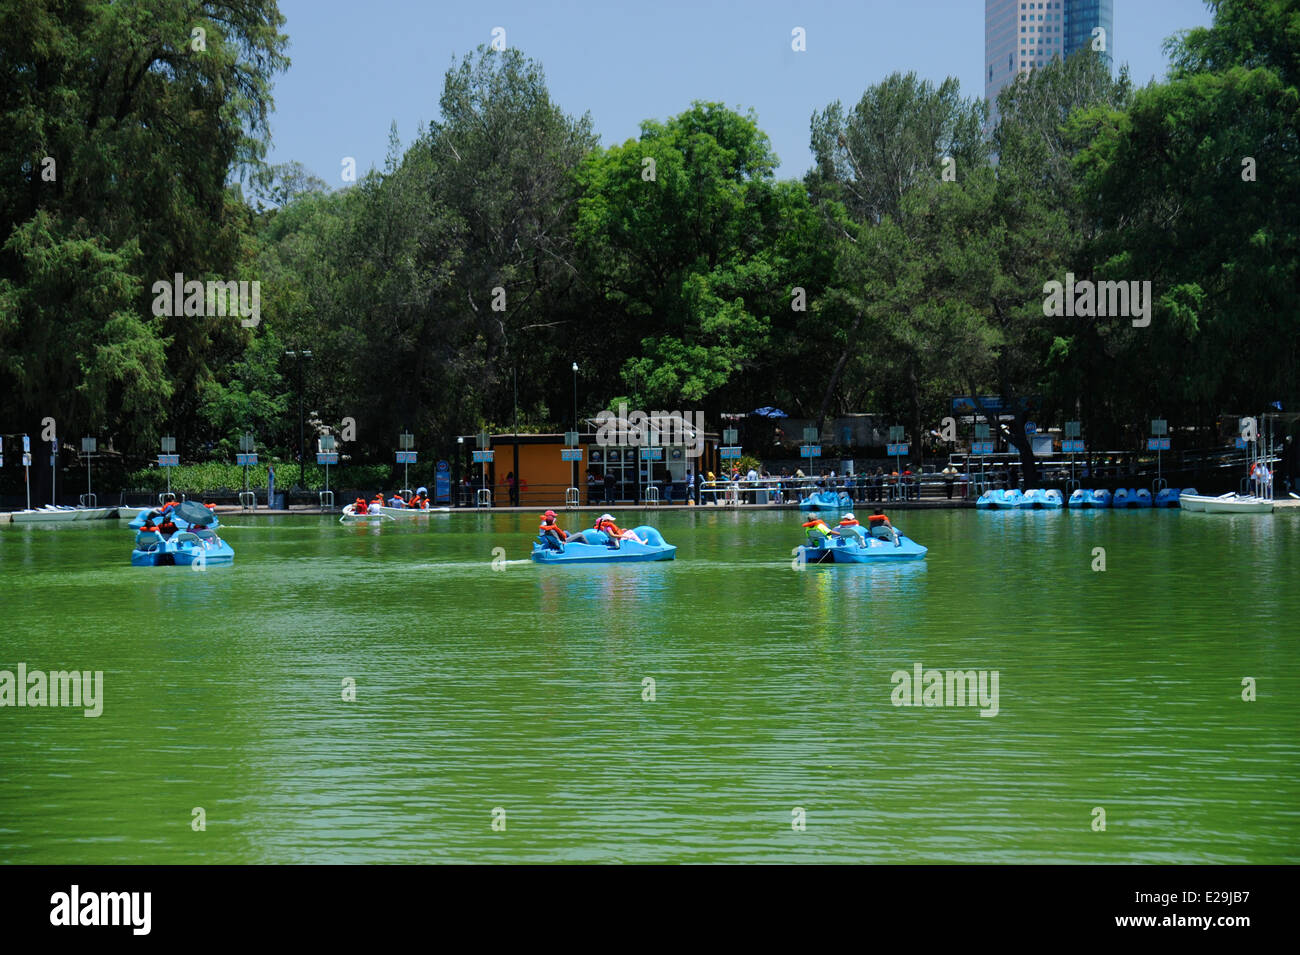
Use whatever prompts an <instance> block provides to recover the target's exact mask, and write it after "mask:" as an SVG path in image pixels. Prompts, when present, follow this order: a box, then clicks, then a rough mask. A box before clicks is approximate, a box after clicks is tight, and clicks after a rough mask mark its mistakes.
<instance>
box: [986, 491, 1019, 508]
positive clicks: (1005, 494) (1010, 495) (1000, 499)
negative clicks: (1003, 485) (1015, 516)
mask: <svg viewBox="0 0 1300 955" xmlns="http://www.w3.org/2000/svg"><path fill="white" fill-rule="evenodd" d="M1024 497H1025V496H1024V495H1023V494H1021V493H1020V491H1018V490H1014V491H1004V490H996V491H985V492H984V493H983V494H981V495H980V496H979V500H978V501H976V502H975V506H976V507H978V508H980V509H981V510H1000V511H1009V510H1011V509H1012V508H1016V507H1019V506H1020V502H1021V501H1023V500H1024Z"/></svg>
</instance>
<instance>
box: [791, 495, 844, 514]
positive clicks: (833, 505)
mask: <svg viewBox="0 0 1300 955" xmlns="http://www.w3.org/2000/svg"><path fill="white" fill-rule="evenodd" d="M799 510H801V511H851V510H853V501H852V500H851V499H850V498H849V496H848V495H847V494H845V493H844V492H843V491H841V492H840V493H838V494H836V493H834V492H833V491H818V492H817V493H816V494H810V495H808V496H807V497H806V498H804V499H803V500H802V501H800V502H799Z"/></svg>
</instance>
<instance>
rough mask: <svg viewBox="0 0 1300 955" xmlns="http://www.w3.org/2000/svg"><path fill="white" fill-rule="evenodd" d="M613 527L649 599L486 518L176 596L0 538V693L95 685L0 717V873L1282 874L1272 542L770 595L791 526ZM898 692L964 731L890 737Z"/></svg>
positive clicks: (300, 545)
mask: <svg viewBox="0 0 1300 955" xmlns="http://www.w3.org/2000/svg"><path fill="white" fill-rule="evenodd" d="M648 517H649V518H652V520H648V522H652V523H655V524H656V525H657V526H658V527H660V528H661V530H662V531H663V533H664V535H665V537H666V538H667V539H668V540H669V542H670V543H675V544H677V546H678V552H677V560H676V561H673V562H671V563H657V564H634V565H628V566H612V565H601V566H589V567H542V566H537V565H534V564H532V563H531V562H530V561H528V560H527V557H528V550H529V538H530V537H531V535H532V534H533V533H534V531H535V529H536V526H537V520H536V518H535V517H534V516H533V515H523V514H519V515H514V514H501V513H498V514H482V515H478V514H463V515H462V514H456V515H451V516H432V517H430V518H429V519H428V520H427V521H422V522H420V523H419V524H410V525H408V524H405V523H385V524H384V525H383V526H381V527H361V526H343V525H341V524H339V523H338V521H337V519H336V518H331V517H306V516H302V517H280V518H254V517H248V516H240V515H229V516H228V517H226V518H224V520H225V524H224V525H223V530H222V532H221V533H222V536H223V537H224V538H225V539H226V540H228V541H229V542H230V543H231V544H232V546H233V547H234V548H235V552H236V559H235V564H234V566H232V567H225V568H219V567H211V568H208V569H207V570H205V571H203V572H195V571H192V570H189V569H185V568H150V569H143V568H133V567H131V566H129V560H128V557H129V551H130V542H131V539H132V537H131V532H129V531H128V530H126V529H125V525H124V524H121V525H119V524H117V523H116V522H98V523H96V524H86V525H81V526H72V525H69V526H51V525H46V526H39V525H37V526H32V525H26V526H24V525H4V526H3V527H0V579H2V580H3V583H4V586H3V588H0V670H5V669H7V670H11V671H12V670H14V669H15V668H16V666H17V664H19V663H20V662H22V663H25V664H26V666H27V668H28V669H29V670H36V669H40V670H46V671H51V670H65V669H74V668H75V669H78V670H99V671H102V672H103V674H104V678H103V679H104V683H103V697H104V699H103V713H102V715H101V716H99V717H98V718H86V717H85V716H83V715H82V711H81V710H80V709H65V708H52V707H46V708H29V707H24V708H16V707H0V862H9V863H240V862H427V861H501V862H505V861H522V862H542V861H570V862H587V861H598V862H606V861H664V862H742V861H745V862H756V861H761V862H787V861H844V862H849V861H860V862H963V863H975V862H1153V863H1154V862H1211V863H1213V862H1224V863H1227V862H1243V863H1263V862H1291V863H1294V862H1300V847H1298V843H1300V839H1298V838H1297V836H1298V834H1300V626H1297V620H1300V597H1298V596H1297V582H1298V581H1300V512H1297V511H1289V512H1279V513H1277V514H1276V515H1273V516H1271V517H1270V516H1250V515H1244V516H1220V515H1204V514H1180V513H1179V512H1177V511H1167V512H1155V511H1136V512H1108V511H1099V512H1077V513H1076V512H1056V513H1052V512H1004V513H982V512H974V511H933V512H898V513H896V514H895V517H896V519H897V522H898V524H899V525H900V527H901V528H902V529H903V530H904V531H905V532H906V533H908V534H909V535H910V536H912V537H913V538H915V539H916V540H918V541H919V542H921V543H923V544H926V545H928V546H929V547H930V553H929V556H928V558H927V559H926V560H925V561H922V562H917V563H912V564H900V565H892V566H890V565H884V566H843V565H841V566H813V567H808V568H807V569H805V570H802V571H800V570H795V569H794V568H793V567H792V566H791V556H790V549H791V548H792V547H793V546H794V545H795V544H796V543H798V538H799V534H800V533H801V531H800V529H799V523H800V519H799V516H798V515H797V514H795V513H791V512H784V513H775V512H767V513H736V512H722V511H715V510H713V509H702V510H700V511H698V512H682V511H676V512H662V513H656V514H653V515H648ZM638 522H639V521H638V520H637V519H635V515H622V516H621V518H620V521H619V523H620V524H622V525H623V526H631V525H634V524H636V523H638ZM561 523H562V524H566V526H571V520H570V522H568V523H566V522H565V520H564V518H563V517H562V519H561ZM494 547H503V548H504V549H505V558H506V560H505V561H504V562H503V561H498V563H499V564H501V569H499V570H494V569H493V567H492V561H493V548H494ZM1098 547H1101V548H1104V549H1105V564H1106V570H1105V571H1104V572H1100V571H1096V570H1093V566H1094V564H1095V563H1097V557H1096V556H1094V548H1098ZM498 556H499V555H498ZM916 664H921V665H922V666H923V667H924V668H925V669H930V668H936V669H941V670H948V669H958V670H985V671H997V673H998V678H999V684H998V686H999V697H998V712H997V715H996V716H993V717H983V716H981V715H980V709H979V708H978V707H973V706H966V707H957V706H951V707H916V706H913V707H900V706H895V705H894V704H893V702H892V694H893V692H894V689H895V685H894V683H893V681H892V679H891V676H892V674H894V673H895V671H899V670H902V671H907V672H908V673H911V672H912V671H913V668H914V666H915V665H916ZM647 677H649V678H652V679H653V680H654V700H653V701H647V700H645V699H643V695H645V694H646V689H645V688H644V686H643V680H645V678H647ZM1247 677H1251V678H1254V679H1255V680H1256V681H1257V690H1256V693H1257V699H1256V700H1255V701H1254V702H1246V701H1243V699H1242V692H1243V686H1242V681H1243V678H1247ZM349 678H350V679H352V680H355V685H356V699H355V701H346V700H344V699H343V698H342V697H343V691H342V687H343V683H344V680H345V679H349ZM195 807H202V808H203V810H204V813H205V815H206V830H204V831H195V830H194V829H193V828H192V825H191V820H192V811H193V809H194V808H195ZM498 807H499V808H500V809H503V810H504V813H505V816H504V818H505V828H504V831H501V830H499V829H498V830H494V829H493V810H494V809H496V808H498ZM1098 807H1100V808H1101V809H1104V811H1105V825H1106V827H1105V830H1104V831H1095V830H1094V818H1096V817H1095V816H1094V810H1095V809H1096V808H1098ZM796 808H798V809H802V811H803V817H804V819H805V828H804V829H803V830H802V831H800V830H799V829H797V828H796V827H795V826H794V825H792V822H794V821H797V819H796V816H797V814H796ZM498 818H499V816H498Z"/></svg>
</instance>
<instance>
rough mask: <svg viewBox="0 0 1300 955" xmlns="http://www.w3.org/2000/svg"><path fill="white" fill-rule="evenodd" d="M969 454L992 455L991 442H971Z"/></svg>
mask: <svg viewBox="0 0 1300 955" xmlns="http://www.w3.org/2000/svg"><path fill="white" fill-rule="evenodd" d="M970 453H971V454H992V453H993V442H992V441H972V442H971V446H970Z"/></svg>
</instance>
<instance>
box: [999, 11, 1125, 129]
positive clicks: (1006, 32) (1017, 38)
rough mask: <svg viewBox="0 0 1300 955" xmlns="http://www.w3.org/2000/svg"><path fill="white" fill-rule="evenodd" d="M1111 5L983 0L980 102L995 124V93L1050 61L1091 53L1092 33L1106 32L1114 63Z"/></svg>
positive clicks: (1108, 55)
mask: <svg viewBox="0 0 1300 955" xmlns="http://www.w3.org/2000/svg"><path fill="white" fill-rule="evenodd" d="M1114 26H1115V5H1114V0H984V97H985V99H987V100H988V103H989V108H990V111H991V112H992V113H993V114H994V115H993V116H992V121H993V122H996V121H997V116H996V107H997V98H998V93H1000V92H1002V90H1003V88H1004V87H1006V86H1007V84H1009V83H1010V82H1011V81H1012V80H1014V79H1015V78H1016V77H1017V76H1019V75H1020V74H1021V73H1025V72H1028V71H1029V70H1032V69H1034V68H1035V67H1039V66H1045V65H1047V64H1048V63H1050V62H1051V61H1052V57H1054V56H1059V57H1062V58H1064V57H1066V56H1069V55H1070V54H1071V53H1074V52H1075V51H1077V50H1084V49H1091V47H1092V43H1093V30H1095V29H1096V28H1097V27H1101V28H1102V29H1103V30H1105V31H1106V33H1105V37H1106V44H1105V45H1106V49H1105V54H1104V56H1105V58H1106V62H1107V63H1108V64H1110V63H1113V62H1114V58H1113V54H1112V50H1113V45H1114V39H1115V38H1114Z"/></svg>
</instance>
